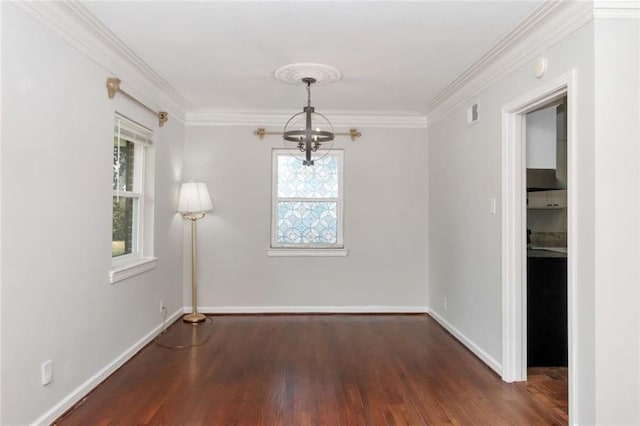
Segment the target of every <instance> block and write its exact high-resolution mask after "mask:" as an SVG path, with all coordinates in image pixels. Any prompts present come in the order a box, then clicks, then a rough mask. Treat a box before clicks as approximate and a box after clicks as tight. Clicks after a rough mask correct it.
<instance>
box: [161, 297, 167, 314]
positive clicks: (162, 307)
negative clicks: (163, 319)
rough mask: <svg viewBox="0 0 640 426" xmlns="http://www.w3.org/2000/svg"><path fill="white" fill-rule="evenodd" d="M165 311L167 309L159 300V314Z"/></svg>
mask: <svg viewBox="0 0 640 426" xmlns="http://www.w3.org/2000/svg"><path fill="white" fill-rule="evenodd" d="M165 309H167V308H166V307H165V306H164V300H162V299H161V300H160V312H164V310H165Z"/></svg>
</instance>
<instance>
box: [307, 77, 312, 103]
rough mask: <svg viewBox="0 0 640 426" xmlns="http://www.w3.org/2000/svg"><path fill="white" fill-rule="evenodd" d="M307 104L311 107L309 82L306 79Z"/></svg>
mask: <svg viewBox="0 0 640 426" xmlns="http://www.w3.org/2000/svg"><path fill="white" fill-rule="evenodd" d="M307 106H308V107H311V82H310V81H307Z"/></svg>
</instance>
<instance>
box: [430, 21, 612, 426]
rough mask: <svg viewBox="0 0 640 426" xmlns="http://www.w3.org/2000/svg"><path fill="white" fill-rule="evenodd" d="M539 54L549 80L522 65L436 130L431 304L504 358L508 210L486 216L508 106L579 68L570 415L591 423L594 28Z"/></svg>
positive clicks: (497, 177)
mask: <svg viewBox="0 0 640 426" xmlns="http://www.w3.org/2000/svg"><path fill="white" fill-rule="evenodd" d="M533 53H534V54H540V55H542V56H545V57H546V58H547V59H548V61H549V68H548V71H547V73H546V75H545V76H544V77H543V78H541V79H536V78H535V77H533V75H532V67H531V64H526V65H524V66H521V67H520V68H518V69H516V70H515V71H513V72H511V73H510V74H508V75H507V76H506V77H505V78H502V79H500V80H498V81H497V82H494V83H493V84H492V85H490V86H489V87H487V88H486V89H484V90H483V91H482V92H481V93H479V94H477V96H475V95H474V99H477V100H479V103H480V105H482V106H483V107H482V110H481V114H482V115H481V117H480V121H479V123H478V124H476V125H474V126H467V125H466V122H465V113H466V106H465V105H463V106H460V107H459V108H458V109H456V110H455V111H453V112H452V113H450V114H449V115H447V116H445V117H444V118H443V119H441V120H439V121H437V122H435V123H433V124H432V125H431V126H430V128H429V135H428V140H429V205H430V210H429V230H430V232H429V253H430V256H429V299H430V307H431V309H433V310H434V311H435V312H436V314H437V315H438V316H440V317H441V318H443V319H444V320H445V321H446V322H448V323H449V324H450V325H451V326H452V327H454V328H455V329H456V330H457V331H458V332H459V333H460V334H461V335H462V336H464V337H465V338H466V339H468V341H470V342H471V343H472V344H474V345H476V346H477V347H478V348H479V350H480V351H483V352H484V353H485V354H486V355H487V357H488V358H490V359H491V360H493V361H495V363H496V364H497V365H498V366H500V365H501V364H502V312H501V311H502V286H501V267H502V265H501V262H502V249H501V238H502V236H501V221H502V214H501V212H500V211H499V210H498V212H497V214H496V215H491V214H490V213H489V198H490V197H496V198H497V199H498V202H497V205H498V206H499V205H501V201H500V198H501V141H502V113H501V110H502V107H503V106H504V105H507V104H509V103H511V102H513V101H514V100H516V99H518V98H520V97H521V96H524V95H526V94H527V93H530V92H531V91H533V90H534V89H536V88H538V87H540V86H542V85H544V84H547V83H548V82H549V81H551V80H553V79H554V78H557V77H558V76H560V75H564V74H566V73H568V72H570V71H571V70H576V74H577V82H576V91H577V94H576V105H573V106H572V107H573V108H575V110H576V118H577V126H576V127H577V129H576V134H575V140H576V146H575V151H574V154H575V161H576V176H577V179H576V182H574V185H575V186H574V187H573V188H574V190H575V194H574V195H575V197H576V203H577V204H576V210H577V212H578V215H579V221H578V223H577V234H578V235H577V241H578V245H577V246H576V247H573V249H574V250H575V251H576V256H577V258H578V268H577V269H578V270H577V271H574V272H575V273H576V276H577V282H578V283H579V289H578V293H577V305H578V306H577V313H576V316H577V318H578V321H577V330H578V332H577V345H578V346H577V348H576V353H577V358H578V363H577V368H578V370H577V375H578V377H577V379H576V380H577V382H576V383H577V385H578V388H577V389H576V392H578V398H579V406H578V408H577V412H575V413H572V416H573V421H575V422H578V423H581V424H592V423H593V422H594V421H595V419H596V417H595V409H594V405H595V396H596V382H595V376H594V368H595V365H596V364H595V355H596V354H595V345H596V334H595V327H594V324H595V321H596V317H595V309H594V295H595V282H594V240H593V234H594V225H595V222H594V211H593V206H594V204H595V200H594V193H593V189H594V186H593V182H594V175H593V164H594V155H595V152H594V145H593V144H594V142H593V129H594V127H593V96H594V95H593V72H594V71H593V60H594V58H593V25H592V24H589V25H586V26H584V27H582V28H581V29H579V30H578V31H576V32H574V33H573V34H571V35H570V36H568V37H566V38H565V39H564V40H563V41H561V42H560V43H558V44H556V45H555V46H554V47H553V48H551V49H549V50H546V51H541V52H533ZM598 178H599V179H601V178H602V177H598ZM436 206H446V208H441V209H438V208H437V207H436ZM616 238H620V236H618V237H616ZM445 297H446V298H447V300H448V308H447V309H446V310H445V309H444V304H443V300H444V298H445ZM612 331H613V332H615V330H612Z"/></svg>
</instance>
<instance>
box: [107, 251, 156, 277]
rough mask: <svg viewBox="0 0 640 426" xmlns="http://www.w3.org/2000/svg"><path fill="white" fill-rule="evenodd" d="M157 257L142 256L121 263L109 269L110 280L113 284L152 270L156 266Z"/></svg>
mask: <svg viewBox="0 0 640 426" xmlns="http://www.w3.org/2000/svg"><path fill="white" fill-rule="evenodd" d="M157 260H158V258H157V257H142V258H138V259H135V260H132V261H131V263H128V264H126V265H119V266H118V267H115V268H113V269H112V270H111V271H109V280H110V282H111V284H114V283H117V282H118V281H122V280H126V279H127V278H131V277H133V276H136V275H139V274H142V273H143V272H147V271H150V270H152V269H154V268H155V267H156V262H157Z"/></svg>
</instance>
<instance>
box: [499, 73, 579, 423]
mask: <svg viewBox="0 0 640 426" xmlns="http://www.w3.org/2000/svg"><path fill="white" fill-rule="evenodd" d="M573 82H574V75H573V73H568V74H566V75H564V76H561V77H560V78H558V79H556V80H554V81H552V82H550V83H548V84H546V85H544V86H542V87H540V88H538V89H536V90H534V91H532V92H531V93H528V94H526V95H524V96H522V97H521V98H518V99H516V100H515V101H513V102H511V103H510V104H508V105H506V106H505V107H504V108H503V111H502V116H503V138H502V211H503V217H502V265H503V266H502V303H503V358H502V378H503V380H504V381H506V382H514V381H526V380H527V363H528V360H527V358H528V357H527V355H528V347H527V343H528V342H527V337H528V333H527V331H528V330H527V326H528V322H527V291H528V287H527V273H528V268H527V262H528V256H527V254H528V253H527V248H528V245H527V244H528V243H527V240H528V239H529V240H530V239H531V236H530V235H529V233H528V232H527V229H530V228H529V227H528V225H527V219H528V215H527V201H528V196H527V195H528V192H527V185H528V182H527V163H526V160H527V153H526V148H527V146H526V139H527V136H526V121H527V114H529V113H532V112H536V111H541V110H543V109H545V108H546V107H549V106H550V105H556V106H557V105H560V104H564V105H565V107H564V108H565V113H566V123H567V125H566V133H567V137H566V141H567V142H566V147H567V149H566V180H565V184H566V194H567V198H566V203H565V204H563V206H562V208H563V209H564V210H565V212H566V219H564V220H565V222H564V226H565V228H566V232H565V236H566V237H565V240H564V242H559V241H556V242H554V243H553V244H552V243H551V242H549V241H545V242H544V244H546V245H548V247H551V248H557V249H561V248H565V247H566V266H565V268H566V275H565V276H566V286H565V288H566V305H565V306H566V316H565V318H566V323H567V327H566V334H565V337H566V348H567V350H566V359H567V375H568V379H567V381H568V408H569V420H571V413H572V412H574V410H573V407H574V405H575V401H576V400H577V397H576V395H575V392H574V389H575V387H574V381H575V375H574V374H573V372H574V371H576V363H575V357H574V349H573V348H574V347H575V346H576V339H577V335H576V333H575V330H574V325H575V320H574V318H573V315H574V312H575V311H574V309H573V307H574V306H575V302H574V300H575V297H576V285H575V282H574V281H575V280H574V273H573V271H574V270H575V267H574V265H575V259H576V255H575V252H574V251H573V247H575V238H576V235H575V232H574V229H575V216H574V211H573V205H574V201H573V197H574V194H575V179H573V174H574V170H575V167H574V163H573V161H574V155H573V151H574V142H573V126H574V124H573V123H574V111H573V108H572V107H573V105H575V102H574V99H573V96H574V89H573V88H574V85H573ZM556 155H557V154H556ZM556 159H557V157H556ZM537 192H541V191H537ZM547 195H548V194H544V197H543V196H540V195H539V198H544V200H545V203H546V202H547V199H546V198H547V197H546V196H547ZM534 198H535V197H534ZM539 201H540V200H538V199H536V200H535V201H534V203H535V202H539ZM550 202H551V204H555V201H553V200H551V201H550ZM557 203H558V204H561V203H564V201H560V200H558V201H557ZM557 207H560V206H557ZM539 236H540V235H537V236H536V237H539ZM528 237H529V238H528ZM537 242H538V243H540V240H538V241H537ZM564 243H566V244H564ZM529 244H531V243H529ZM537 246H538V247H539V246H540V245H537Z"/></svg>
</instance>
